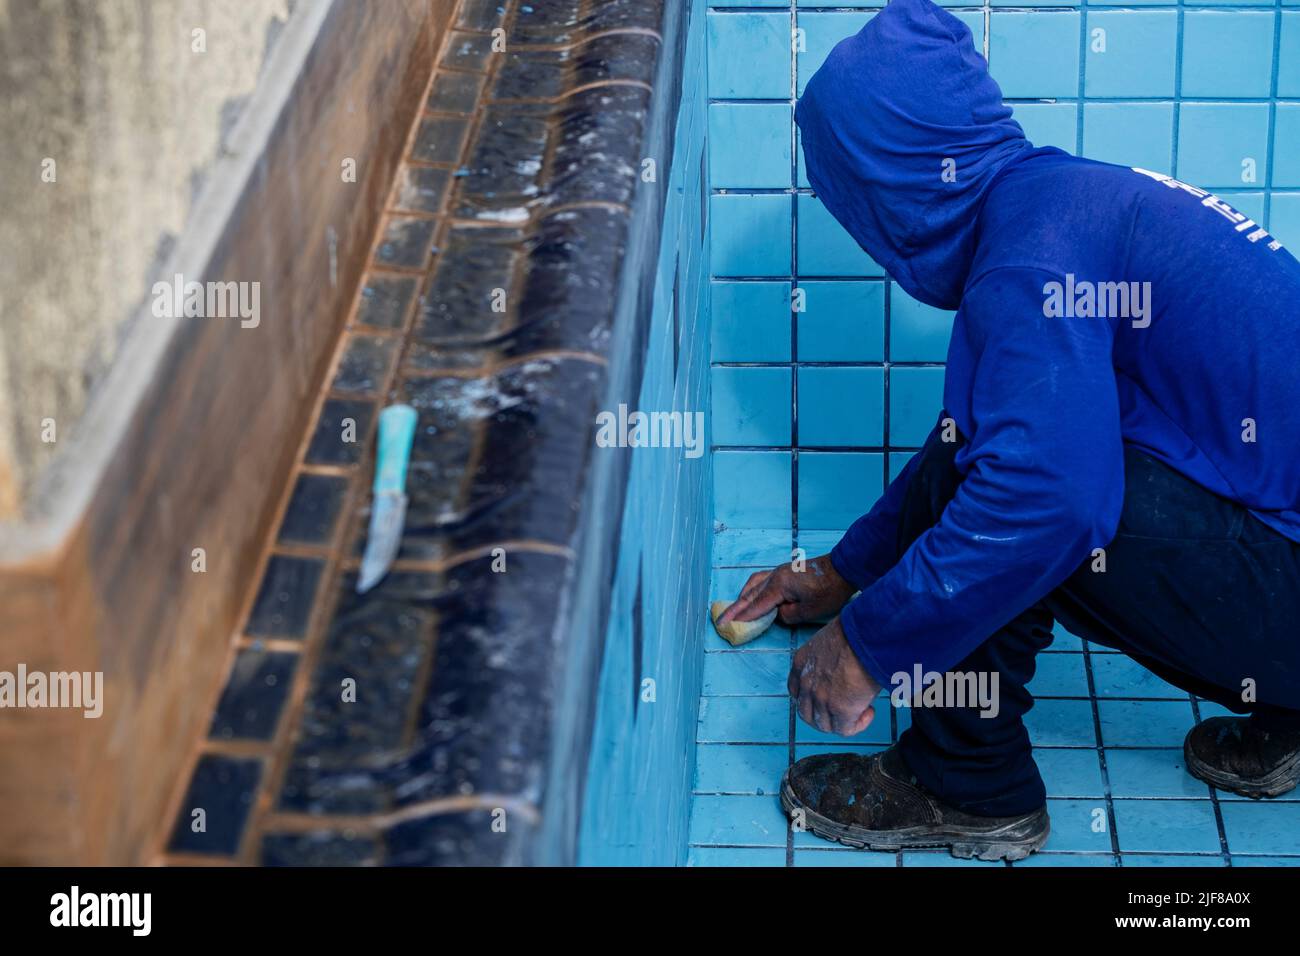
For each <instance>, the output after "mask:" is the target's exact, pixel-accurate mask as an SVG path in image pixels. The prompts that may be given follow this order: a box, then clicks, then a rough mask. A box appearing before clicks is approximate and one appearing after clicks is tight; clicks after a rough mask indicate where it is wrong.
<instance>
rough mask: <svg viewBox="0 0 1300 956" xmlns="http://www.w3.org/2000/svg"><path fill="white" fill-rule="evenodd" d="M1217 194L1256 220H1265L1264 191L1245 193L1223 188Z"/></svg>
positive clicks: (1234, 207)
mask: <svg viewBox="0 0 1300 956" xmlns="http://www.w3.org/2000/svg"><path fill="white" fill-rule="evenodd" d="M1217 195H1218V197H1219V198H1220V199H1222V200H1223V201H1224V202H1226V203H1227V204H1228V205H1230V206H1232V208H1233V209H1235V210H1237V212H1239V213H1242V214H1243V215H1246V216H1249V217H1250V218H1251V219H1253V220H1254V221H1255V222H1260V223H1262V222H1263V221H1264V194H1263V193H1262V192H1251V193H1243V192H1236V191H1233V190H1221V191H1220V192H1219V193H1217Z"/></svg>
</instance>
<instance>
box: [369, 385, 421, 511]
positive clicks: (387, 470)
mask: <svg viewBox="0 0 1300 956" xmlns="http://www.w3.org/2000/svg"><path fill="white" fill-rule="evenodd" d="M418 417H419V416H418V415H417V414H416V411H415V409H414V408H412V407H411V406H410V405H389V406H388V407H387V408H385V409H384V410H383V411H382V412H380V413H379V455H378V460H377V461H376V463H375V486H374V487H375V494H377V495H382V494H399V495H401V494H405V493H406V467H407V465H409V464H410V461H411V445H412V444H414V443H415V422H416V419H417V418H418Z"/></svg>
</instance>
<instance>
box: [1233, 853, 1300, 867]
mask: <svg viewBox="0 0 1300 956" xmlns="http://www.w3.org/2000/svg"><path fill="white" fill-rule="evenodd" d="M1232 865H1233V866H1234V867H1238V866H1300V857H1297V856H1240V855H1238V854H1236V853H1234V854H1233V855H1232Z"/></svg>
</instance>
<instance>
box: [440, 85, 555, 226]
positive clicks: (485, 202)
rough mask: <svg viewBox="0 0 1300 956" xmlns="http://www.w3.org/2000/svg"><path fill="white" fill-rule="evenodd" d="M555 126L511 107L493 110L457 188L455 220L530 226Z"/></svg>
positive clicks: (483, 125) (486, 120)
mask: <svg viewBox="0 0 1300 956" xmlns="http://www.w3.org/2000/svg"><path fill="white" fill-rule="evenodd" d="M552 125H553V124H551V123H550V122H548V120H547V119H546V118H545V117H542V116H535V115H531V114H528V113H520V112H518V111H516V110H515V109H513V108H511V107H506V106H500V107H492V108H490V109H488V110H487V111H486V112H485V114H484V116H483V124H482V126H481V127H480V129H479V134H478V138H477V141H476V142H475V144H474V149H473V151H472V153H471V155H470V157H469V159H468V160H467V161H466V164H465V171H466V175H464V176H462V177H461V178H460V180H459V181H458V183H457V191H456V200H455V204H454V209H455V215H456V216H457V217H459V218H461V219H480V220H481V219H487V220H494V221H502V220H506V221H509V220H510V219H515V220H519V222H520V223H523V222H525V221H527V219H528V218H529V217H530V215H531V211H530V208H529V207H530V204H532V203H535V202H536V201H537V198H538V196H539V195H540V194H541V188H542V184H543V176H544V174H545V160H546V152H547V142H548V141H549V138H550V130H551V128H552Z"/></svg>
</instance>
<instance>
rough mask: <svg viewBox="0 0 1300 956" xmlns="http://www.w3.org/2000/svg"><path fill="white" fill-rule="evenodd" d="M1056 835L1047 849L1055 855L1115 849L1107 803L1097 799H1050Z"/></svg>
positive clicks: (1049, 810) (1050, 809)
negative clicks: (1112, 844) (1111, 836)
mask: <svg viewBox="0 0 1300 956" xmlns="http://www.w3.org/2000/svg"><path fill="white" fill-rule="evenodd" d="M1047 812H1048V814H1050V815H1051V818H1052V833H1051V836H1049V837H1048V838H1047V843H1045V844H1044V845H1043V849H1044V850H1045V851H1047V852H1049V853H1052V852H1057V853H1059V852H1085V853H1106V852H1109V851H1110V849H1111V843H1110V821H1109V818H1108V817H1107V816H1106V803H1105V801H1103V800H1101V799H1097V800H1054V799H1050V798H1049V799H1048V801H1047Z"/></svg>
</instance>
